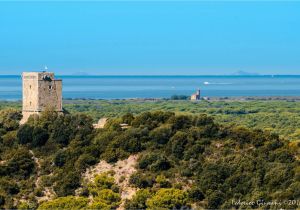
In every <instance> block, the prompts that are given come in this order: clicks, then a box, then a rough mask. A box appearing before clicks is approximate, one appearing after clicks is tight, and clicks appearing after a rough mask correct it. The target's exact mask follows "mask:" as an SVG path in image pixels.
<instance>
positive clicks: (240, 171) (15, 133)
mask: <svg viewBox="0 0 300 210" xmlns="http://www.w3.org/2000/svg"><path fill="white" fill-rule="evenodd" d="M20 117H21V116H20V114H19V112H18V111H15V110H2V111H1V113H0V125H1V141H0V144H1V145H0V157H1V159H0V160H1V162H0V176H1V178H0V205H1V208H23V209H24V208H25V209H26V208H40V209H53V208H63V209H64V208H65V209H70V208H71V209H80V208H96V209H97V208H98V209H103V208H106V209H109V208H118V207H120V206H121V207H125V208H128V209H136V208H139V209H143V208H190V207H194V208H196V207H203V208H239V207H241V206H240V205H241V204H239V203H238V201H239V200H240V201H261V202H255V203H254V204H253V205H251V206H250V207H253V208H257V207H263V206H260V205H263V204H262V203H264V202H268V201H274V200H282V201H283V200H284V201H288V200H294V199H299V196H300V191H299V189H300V165H299V156H298V153H297V151H298V150H299V144H296V143H290V142H288V141H287V140H284V139H281V138H279V136H278V135H276V134H273V133H269V132H264V131H262V130H258V129H256V130H250V129H247V128H245V127H239V126H236V125H230V126H229V125H227V126H226V124H223V125H220V124H217V123H215V121H214V119H213V118H212V117H210V116H207V115H204V114H199V115H178V114H177V115H176V114H175V113H173V112H161V111H156V112H143V113H141V114H139V115H135V116H134V115H132V114H125V115H123V116H122V117H118V118H113V119H110V120H109V122H108V123H107V124H106V125H105V128H103V129H93V127H92V123H93V120H92V119H91V118H90V117H88V116H86V115H84V114H66V115H57V114H56V113H54V112H52V111H46V112H44V113H43V114H42V115H41V116H39V117H38V116H36V117H32V118H30V120H29V121H28V123H26V124H24V125H22V126H21V127H19V124H18V121H19V120H20ZM121 123H126V124H128V125H129V126H128V127H126V128H122V127H121V126H120V124H121ZM120 161H121V162H120ZM122 161H123V162H122ZM116 166H118V167H116ZM105 168H106V170H104V169H105ZM125 169H126V170H125ZM129 194H130V195H129ZM233 201H236V202H233ZM281 207H282V208H296V207H297V204H289V203H282V205H281Z"/></svg>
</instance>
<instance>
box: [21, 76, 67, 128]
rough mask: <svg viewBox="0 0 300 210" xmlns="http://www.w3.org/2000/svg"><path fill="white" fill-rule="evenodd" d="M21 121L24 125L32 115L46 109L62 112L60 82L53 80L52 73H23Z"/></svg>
mask: <svg viewBox="0 0 300 210" xmlns="http://www.w3.org/2000/svg"><path fill="white" fill-rule="evenodd" d="M22 82H23V107H22V115H23V119H22V120H21V122H20V123H21V124H22V123H25V122H26V121H27V120H28V118H29V116H30V115H32V114H39V113H40V112H42V111H44V110H45V109H46V108H51V109H54V110H55V111H57V112H62V111H63V109H62V80H60V79H55V78H54V73H52V72H23V74H22Z"/></svg>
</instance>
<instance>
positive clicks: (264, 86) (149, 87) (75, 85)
mask: <svg viewBox="0 0 300 210" xmlns="http://www.w3.org/2000/svg"><path fill="white" fill-rule="evenodd" d="M57 78H61V79H62V80H63V98H65V99H67V98H73V99H75V98H85V99H129V98H169V97H171V96H172V95H191V94H192V93H194V92H195V90H196V89H198V88H200V89H201V93H202V96H207V97H236V96H300V75H297V76H295V75H274V76H271V75H266V76H57ZM21 99H22V80H21V76H19V75H11V76H3V75H2V76H0V100H21Z"/></svg>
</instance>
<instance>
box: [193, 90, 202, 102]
mask: <svg viewBox="0 0 300 210" xmlns="http://www.w3.org/2000/svg"><path fill="white" fill-rule="evenodd" d="M200 97H201V95H200V89H198V90H197V92H196V93H195V94H192V95H191V100H192V101H198V100H200Z"/></svg>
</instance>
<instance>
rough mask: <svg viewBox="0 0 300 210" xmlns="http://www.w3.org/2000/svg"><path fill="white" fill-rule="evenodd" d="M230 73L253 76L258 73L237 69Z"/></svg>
mask: <svg viewBox="0 0 300 210" xmlns="http://www.w3.org/2000/svg"><path fill="white" fill-rule="evenodd" d="M232 75H237V76H255V75H259V74H258V73H254V72H246V71H237V72H234V73H233V74H232Z"/></svg>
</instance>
